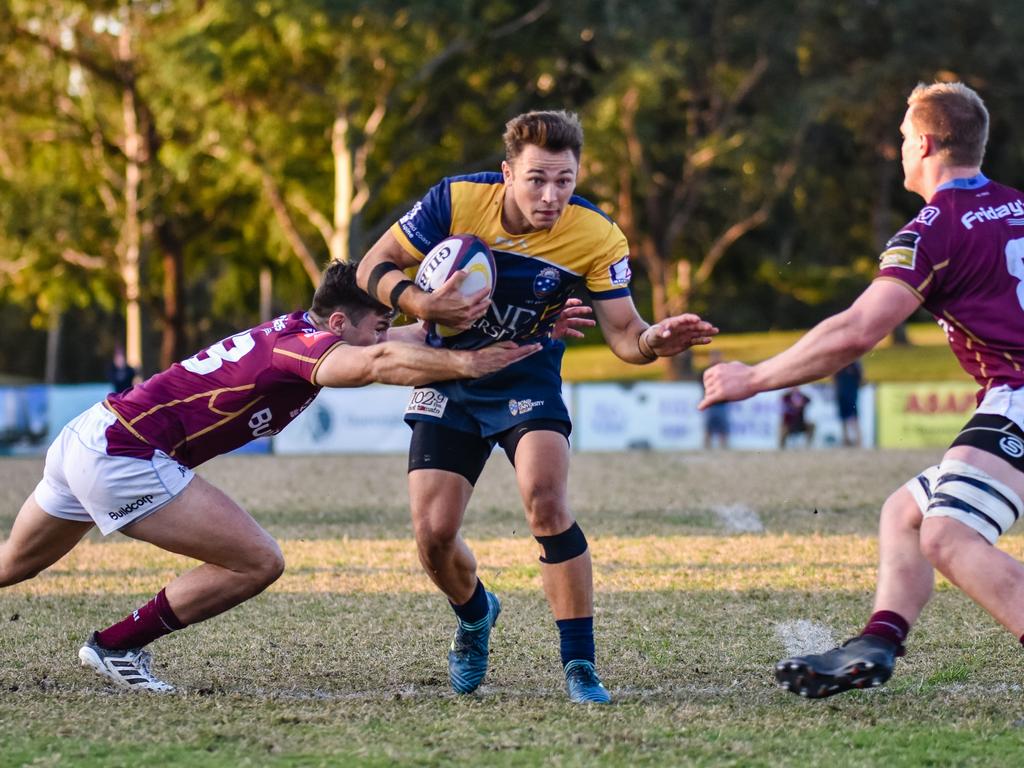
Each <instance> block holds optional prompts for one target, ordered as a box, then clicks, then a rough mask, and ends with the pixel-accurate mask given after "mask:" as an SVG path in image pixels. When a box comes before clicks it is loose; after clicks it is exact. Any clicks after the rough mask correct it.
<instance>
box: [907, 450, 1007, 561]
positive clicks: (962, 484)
mask: <svg viewBox="0 0 1024 768" xmlns="http://www.w3.org/2000/svg"><path fill="white" fill-rule="evenodd" d="M919 477H920V476H919ZM911 482H914V481H911ZM931 490H932V493H931V499H930V501H929V502H928V507H927V509H925V510H924V516H925V517H926V518H927V517H949V518H953V519H954V520H957V521H959V522H961V523H963V524H964V525H966V526H967V527H968V528H972V529H973V530H975V531H977V532H978V533H980V534H981V535H982V536H984V537H985V538H986V539H987V540H988V541H989V543H990V544H995V543H996V541H998V540H999V537H1000V536H1001V535H1002V534H1004V533H1006V532H1007V531H1008V530H1010V528H1011V527H1012V526H1013V524H1014V523H1015V522H1017V519H1018V518H1019V517H1020V515H1021V512H1022V510H1024V502H1022V501H1021V498H1020V496H1018V495H1017V493H1016V492H1015V491H1014V490H1013V489H1012V488H1010V487H1009V486H1007V485H1006V484H1005V483H1002V482H1000V481H999V480H996V479H995V478H994V477H992V476H991V475H990V474H988V473H987V472H985V471H983V470H981V469H978V468H977V467H975V466H972V465H971V464H968V463H966V462H963V461H958V460H956V459H946V460H945V461H943V462H942V464H940V465H939V467H938V478H937V479H936V480H935V481H934V482H933V483H932V488H931ZM911 493H913V491H911ZM915 498H917V497H916V496H915Z"/></svg>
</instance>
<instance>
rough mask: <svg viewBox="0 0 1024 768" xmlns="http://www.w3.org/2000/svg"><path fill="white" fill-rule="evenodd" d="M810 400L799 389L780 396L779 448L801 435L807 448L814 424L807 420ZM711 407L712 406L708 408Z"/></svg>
mask: <svg viewBox="0 0 1024 768" xmlns="http://www.w3.org/2000/svg"><path fill="white" fill-rule="evenodd" d="M810 403H811V398H809V397H808V396H807V395H805V394H804V393H803V390H801V389H800V387H793V388H791V389H789V390H787V391H786V392H784V393H783V394H782V399H781V407H782V420H781V423H780V424H779V448H783V449H784V448H785V447H786V443H787V442H789V438H791V437H792V436H793V435H803V437H804V441H805V443H806V445H807V447H808V448H810V447H811V441H813V440H814V424H812V423H811V422H809V421H808V420H807V413H806V412H807V406H808V405H810ZM709 407H713V406H709Z"/></svg>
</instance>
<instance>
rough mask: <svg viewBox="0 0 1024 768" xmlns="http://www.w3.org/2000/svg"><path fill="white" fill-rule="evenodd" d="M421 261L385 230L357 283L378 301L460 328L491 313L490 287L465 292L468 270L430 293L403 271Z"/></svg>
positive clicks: (365, 258) (366, 258)
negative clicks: (463, 286)
mask: <svg viewBox="0 0 1024 768" xmlns="http://www.w3.org/2000/svg"><path fill="white" fill-rule="evenodd" d="M417 263H418V262H417V261H416V259H414V258H413V257H412V256H410V255H409V254H408V253H406V252H405V249H404V248H402V245H401V244H400V243H399V242H398V240H397V239H396V238H395V236H394V235H393V234H391V232H390V231H389V232H385V233H384V234H383V235H381V237H380V239H379V240H378V241H377V242H376V243H374V245H373V247H372V248H370V250H369V251H368V252H367V253H366V255H365V256H363V258H362V260H361V261H360V262H359V269H358V270H357V271H356V282H357V283H358V284H359V287H360V288H362V289H363V290H364V291H366V292H367V293H369V294H370V295H371V296H373V298H375V299H377V301H380V302H382V303H384V304H387V305H388V306H389V307H391V308H393V309H396V310H398V311H400V312H403V313H404V314H406V315H409V316H410V317H416V318H419V319H420V320H433V321H434V322H438V323H441V324H442V325H448V326H451V327H452V328H458V329H460V330H465V329H466V328H469V327H470V326H471V325H472V324H473V323H474V322H476V321H477V320H478V319H479V318H481V317H483V315H484V313H486V312H487V307H488V306H489V305H490V303H491V301H490V291H489V290H488V289H487V288H483V289H481V290H480V291H478V292H477V293H474V294H471V295H469V296H464V295H463V294H462V291H461V290H460V287H461V286H462V283H463V282H465V280H466V277H468V274H467V273H466V272H464V271H462V270H459V271H458V272H456V273H455V274H454V275H452V276H451V277H450V278H448V280H447V281H446V282H445V283H444V285H442V286H441V287H440V288H438V289H437V290H436V291H434V292H433V293H427V292H426V291H423V290H421V289H420V288H418V287H417V286H416V285H415V284H413V283H412V281H411V280H409V278H408V277H406V276H405V274H404V273H403V272H402V270H404V269H407V268H409V267H413V266H416V264H417Z"/></svg>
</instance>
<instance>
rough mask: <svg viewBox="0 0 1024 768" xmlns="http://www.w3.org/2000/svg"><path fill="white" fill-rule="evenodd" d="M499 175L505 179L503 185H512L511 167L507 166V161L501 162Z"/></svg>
mask: <svg viewBox="0 0 1024 768" xmlns="http://www.w3.org/2000/svg"><path fill="white" fill-rule="evenodd" d="M501 175H502V176H504V177H505V184H506V185H508V184H511V183H512V166H511V165H509V162H508V160H502V161H501Z"/></svg>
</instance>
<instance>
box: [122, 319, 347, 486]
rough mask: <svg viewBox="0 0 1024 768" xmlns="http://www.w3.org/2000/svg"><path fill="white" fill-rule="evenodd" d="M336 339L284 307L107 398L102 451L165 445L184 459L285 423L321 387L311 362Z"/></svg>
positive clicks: (222, 449) (142, 453) (147, 450)
mask: <svg viewBox="0 0 1024 768" xmlns="http://www.w3.org/2000/svg"><path fill="white" fill-rule="evenodd" d="M340 343H341V339H340V338H338V336H336V335H334V334H333V333H328V332H326V331H318V330H317V329H316V328H315V327H314V326H313V324H312V323H311V322H310V320H309V317H308V316H307V315H306V313H305V312H293V313H292V314H290V315H282V316H281V317H278V318H276V319H274V320H272V321H270V322H268V323H264V324H263V325H258V326H256V327H255V328H251V329H249V330H248V331H243V332H242V333H239V334H236V335H234V336H231V337H230V338H227V339H224V340H223V341H220V342H218V343H216V344H214V345H213V346H212V347H210V348H208V349H205V350H203V351H202V352H200V353H199V354H197V355H193V356H192V357H190V358H188V359H187V360H182V361H181V362H180V363H175V364H174V365H172V366H171V367H170V368H168V369H167V370H166V371H164V372H163V373H158V374H157V375H156V376H154V377H153V378H151V379H148V380H146V381H145V382H143V383H142V384H139V385H138V386H136V387H132V388H131V389H129V390H128V391H126V392H123V393H122V394H119V395H111V396H109V397H108V398H107V401H106V406H107V408H109V409H110V410H111V411H113V412H114V414H115V415H116V416H117V422H116V423H114V424H113V425H111V426H110V427H109V428H108V429H107V445H108V448H107V452H108V453H110V454H112V455H119V456H136V457H139V458H146V459H148V458H150V457H152V455H153V451H154V450H155V449H159V450H161V451H164V452H165V453H167V454H168V455H170V456H172V457H173V458H175V459H177V460H178V461H179V462H180V463H182V464H184V465H185V466H188V467H196V466H198V465H200V464H202V463H203V462H204V461H207V460H209V459H212V458H213V457H214V456H219V455H220V454H222V453H227V452H228V451H233V450H234V449H235V448H238V447H239V446H241V445H245V444H246V443H248V442H249V441H250V440H254V439H255V438H257V437H263V436H264V435H273V434H276V433H278V432H280V431H281V430H282V429H284V428H285V427H286V426H287V425H288V424H289V423H290V422H291V421H292V420H293V419H294V418H295V417H296V416H298V415H299V414H300V413H302V411H303V410H304V409H305V408H306V406H307V405H309V404H310V403H311V402H312V401H313V398H314V397H316V395H317V393H318V392H319V391H320V387H318V386H316V385H315V384H313V377H314V373H315V372H316V369H317V366H319V364H320V362H321V361H322V360H323V359H324V357H325V356H326V355H327V353H328V352H329V351H330V350H332V349H333V348H334V347H335V346H336V345H337V344H340Z"/></svg>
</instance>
